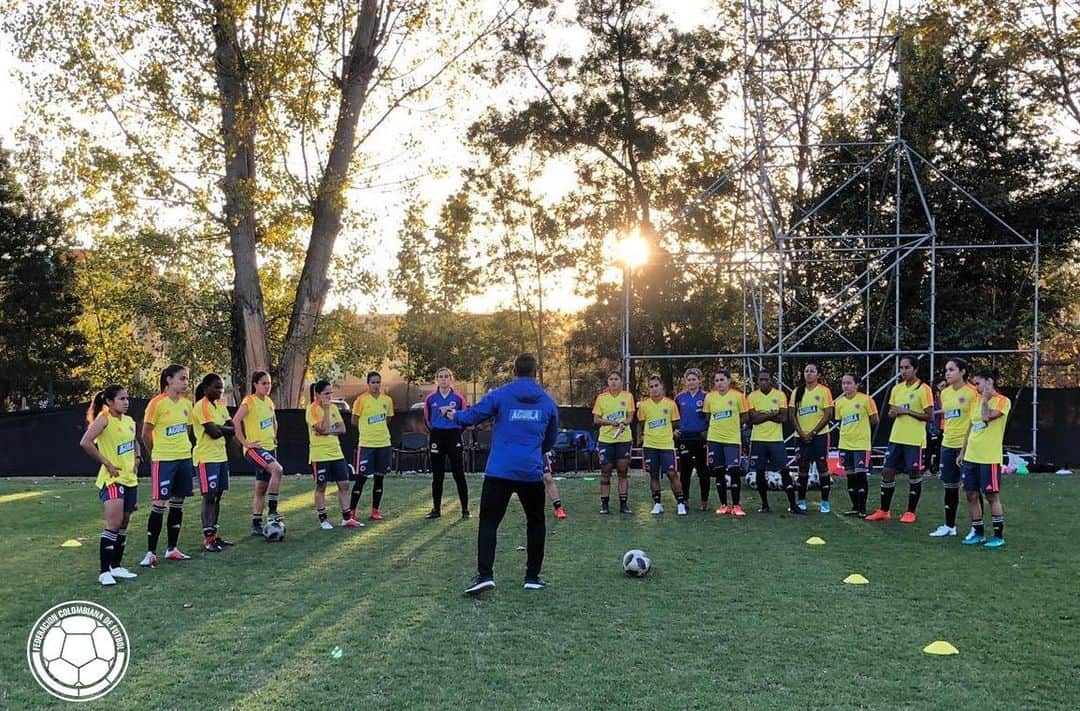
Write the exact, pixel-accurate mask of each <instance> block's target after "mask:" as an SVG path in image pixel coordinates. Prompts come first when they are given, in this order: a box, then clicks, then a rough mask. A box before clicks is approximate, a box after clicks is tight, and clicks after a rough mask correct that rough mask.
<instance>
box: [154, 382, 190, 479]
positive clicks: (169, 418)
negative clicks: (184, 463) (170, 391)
mask: <svg viewBox="0 0 1080 711" xmlns="http://www.w3.org/2000/svg"><path fill="white" fill-rule="evenodd" d="M193 408H194V405H192V403H191V400H188V399H187V398H186V397H181V398H177V399H176V400H173V399H172V398H170V397H169V396H168V395H166V394H165V393H162V394H160V395H158V396H157V397H155V398H154V399H153V400H151V401H150V404H149V405H147V406H146V413H145V414H144V415H143V422H148V423H150V424H151V425H153V426H154V430H153V434H152V435H151V437H152V438H153V441H152V443H151V445H150V459H152V460H153V461H155V462H168V461H172V460H174V459H189V458H190V457H191V440H189V439H188V423H189V421H190V420H191V410H192V409H193Z"/></svg>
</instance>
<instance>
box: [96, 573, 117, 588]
mask: <svg viewBox="0 0 1080 711" xmlns="http://www.w3.org/2000/svg"><path fill="white" fill-rule="evenodd" d="M97 580H98V582H99V583H101V584H102V585H116V578H114V577H113V576H112V573H110V572H109V571H105V572H104V573H102V574H101V575H99V576H97Z"/></svg>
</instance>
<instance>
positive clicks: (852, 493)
mask: <svg viewBox="0 0 1080 711" xmlns="http://www.w3.org/2000/svg"><path fill="white" fill-rule="evenodd" d="M840 390H841V394H840V397H838V398H836V400H835V402H833V412H834V414H833V416H834V417H835V418H836V421H837V422H839V423H840V442H839V443H838V447H839V449H840V463H841V464H842V465H843V467H844V477H845V478H847V493H848V497H849V498H850V499H851V509H849V510H848V511H845V512H844V515H845V516H858V517H859V518H866V492H867V491H869V480H868V479H867V476H868V475H869V473H870V444H871V432H872V430H871V429H870V428H871V427H876V426H877V423H878V409H877V403H875V402H874V399H873V398H872V397H870V396H869V395H867V394H866V393H861V392H859V379H858V378H857V377H856V376H855V374H854V373H844V376H843V377H842V378H840Z"/></svg>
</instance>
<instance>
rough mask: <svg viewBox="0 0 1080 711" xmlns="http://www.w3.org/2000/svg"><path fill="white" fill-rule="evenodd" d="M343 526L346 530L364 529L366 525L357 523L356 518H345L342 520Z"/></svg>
mask: <svg viewBox="0 0 1080 711" xmlns="http://www.w3.org/2000/svg"><path fill="white" fill-rule="evenodd" d="M341 525H342V527H344V528H363V527H364V524H362V523H360V522H359V521H357V520H356V519H355V518H343V519H341Z"/></svg>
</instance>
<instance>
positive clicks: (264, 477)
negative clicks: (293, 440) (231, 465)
mask: <svg viewBox="0 0 1080 711" xmlns="http://www.w3.org/2000/svg"><path fill="white" fill-rule="evenodd" d="M244 457H246V458H247V460H248V461H249V462H251V463H252V464H254V465H255V481H270V465H271V464H272V463H274V462H276V461H277V457H275V456H274V453H273V452H271V451H269V450H266V449H263V448H262V447H253V448H252V449H249V450H248V451H246V452H244Z"/></svg>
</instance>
